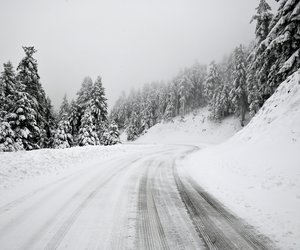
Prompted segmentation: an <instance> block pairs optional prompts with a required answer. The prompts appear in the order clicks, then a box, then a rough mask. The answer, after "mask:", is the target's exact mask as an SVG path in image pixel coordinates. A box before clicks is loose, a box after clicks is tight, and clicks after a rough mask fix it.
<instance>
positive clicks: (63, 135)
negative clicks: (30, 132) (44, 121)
mask: <svg viewBox="0 0 300 250" xmlns="http://www.w3.org/2000/svg"><path fill="white" fill-rule="evenodd" d="M69 112H70V108H69V103H68V99H67V96H66V95H65V96H64V98H63V102H62V104H61V106H60V110H59V122H58V127H57V129H56V130H55V133H54V141H53V147H54V148H70V147H71V146H72V145H73V136H72V134H71V132H72V127H71V125H70V122H69Z"/></svg>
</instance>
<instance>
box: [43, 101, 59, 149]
mask: <svg viewBox="0 0 300 250" xmlns="http://www.w3.org/2000/svg"><path fill="white" fill-rule="evenodd" d="M45 121H46V122H45V127H44V128H45V132H46V137H45V138H44V147H46V148H51V147H52V146H53V140H54V132H55V127H56V123H57V122H56V118H55V114H54V110H53V106H52V104H51V100H50V98H49V97H47V99H46V106H45Z"/></svg>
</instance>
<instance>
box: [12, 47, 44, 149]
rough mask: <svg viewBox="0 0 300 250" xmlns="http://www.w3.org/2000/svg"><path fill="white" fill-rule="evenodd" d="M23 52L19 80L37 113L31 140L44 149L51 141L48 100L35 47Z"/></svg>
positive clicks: (19, 67)
mask: <svg viewBox="0 0 300 250" xmlns="http://www.w3.org/2000/svg"><path fill="white" fill-rule="evenodd" d="M23 50H24V52H25V57H24V58H23V59H22V60H21V62H20V63H19V65H18V68H17V70H18V75H17V80H18V81H19V82H20V84H21V85H22V86H24V92H25V93H27V97H26V98H27V99H29V100H30V102H32V104H31V107H32V109H33V111H34V113H35V125H34V127H35V133H32V134H31V136H32V138H31V140H32V142H33V143H34V145H37V146H38V148H40V147H44V146H45V143H46V141H48V139H49V138H47V132H46V126H47V123H48V121H47V120H46V113H47V110H46V108H47V98H46V94H45V91H44V89H43V87H42V85H41V83H40V77H39V74H38V64H37V60H36V59H35V58H33V54H34V53H35V52H36V49H35V48H34V47H23ZM34 137H35V138H34Z"/></svg>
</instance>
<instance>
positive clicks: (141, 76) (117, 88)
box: [0, 0, 278, 108]
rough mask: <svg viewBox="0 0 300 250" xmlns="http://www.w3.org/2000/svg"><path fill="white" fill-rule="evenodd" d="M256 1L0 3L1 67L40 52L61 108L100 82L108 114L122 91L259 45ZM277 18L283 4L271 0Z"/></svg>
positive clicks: (49, 89) (47, 83)
mask: <svg viewBox="0 0 300 250" xmlns="http://www.w3.org/2000/svg"><path fill="white" fill-rule="evenodd" d="M258 2H259V1H255V0H250V1H249V0H226V1H224V0H211V1H204V0H163V1H162V0H151V1H146V0H126V1H124V0H100V1H97V0H85V1H83V0H81V1H80V0H65V1H62V0H51V1H50V0H49V1H38V0H27V1H21V0H19V1H17V0H9V1H8V0H7V1H6V0H0V32H1V39H0V63H1V71H2V69H3V68H2V64H3V63H4V62H7V61H8V60H10V61H11V62H12V63H13V65H14V67H15V68H16V67H17V65H18V63H19V61H20V60H21V59H22V58H23V56H24V53H23V50H22V46H31V45H32V46H35V48H36V49H37V50H38V52H37V53H36V54H35V58H36V59H37V60H38V64H39V74H40V77H41V83H42V85H43V86H44V89H45V91H46V93H47V95H48V96H49V97H50V98H51V100H52V103H53V105H54V106H55V108H57V107H59V105H60V103H61V101H62V98H63V95H64V94H65V93H67V95H68V98H69V100H71V99H72V98H75V96H76V92H77V91H78V89H80V86H81V82H82V80H83V78H84V77H85V76H91V77H92V78H93V80H94V79H95V78H96V77H97V76H98V75H101V77H102V79H103V84H104V87H105V89H106V96H107V98H108V104H109V108H111V107H112V105H113V104H114V102H115V100H116V99H117V98H118V96H119V95H120V94H121V92H122V91H123V90H126V91H127V92H128V91H129V90H130V89H131V88H132V87H139V86H141V85H143V84H144V83H147V82H151V81H155V80H165V81H167V80H169V79H170V78H172V77H173V76H174V75H175V74H176V73H177V72H178V71H179V70H180V69H181V68H184V67H185V66H189V65H191V64H193V63H194V62H195V61H198V62H200V63H209V62H210V61H212V60H214V59H215V60H219V59H220V58H221V57H222V56H223V55H224V54H226V53H229V52H230V51H231V50H232V49H233V48H234V47H235V46H237V45H239V44H240V43H243V44H247V43H248V42H250V41H251V40H252V39H254V27H255V25H254V24H251V25H250V24H249V22H250V19H251V17H252V15H253V14H254V13H255V8H256V7H257V5H258ZM269 4H270V5H271V6H272V10H273V12H274V11H275V10H276V9H277V5H278V4H277V3H276V2H275V1H273V0H270V1H269Z"/></svg>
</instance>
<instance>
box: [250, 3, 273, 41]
mask: <svg viewBox="0 0 300 250" xmlns="http://www.w3.org/2000/svg"><path fill="white" fill-rule="evenodd" d="M272 18H273V13H272V12H271V7H270V5H269V4H268V3H267V2H266V0H260V2H259V5H258V7H257V8H256V14H255V15H254V16H253V17H252V19H251V21H250V23H252V22H253V21H256V27H255V36H256V39H257V43H258V44H260V43H261V42H262V41H263V40H264V39H265V38H266V37H267V35H268V34H269V27H270V23H271V20H272Z"/></svg>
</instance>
